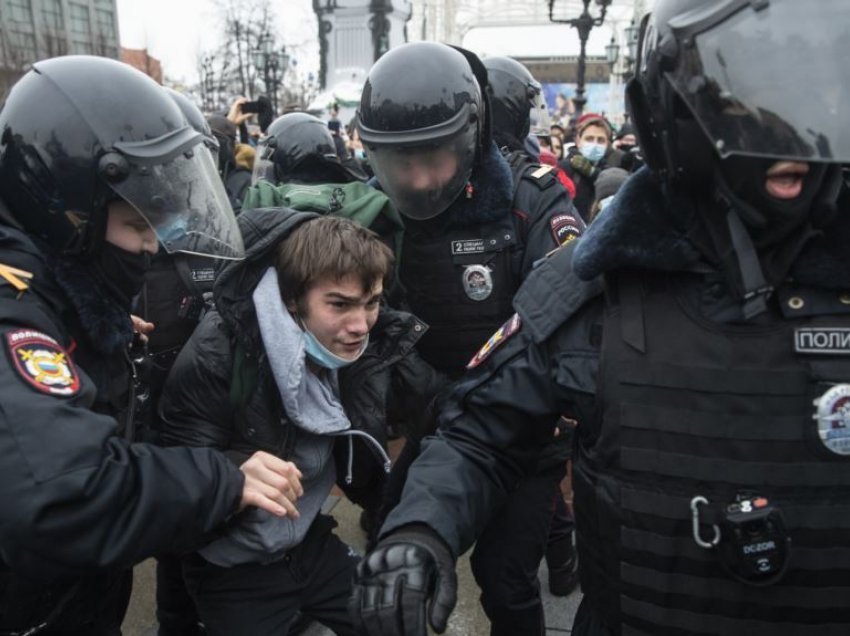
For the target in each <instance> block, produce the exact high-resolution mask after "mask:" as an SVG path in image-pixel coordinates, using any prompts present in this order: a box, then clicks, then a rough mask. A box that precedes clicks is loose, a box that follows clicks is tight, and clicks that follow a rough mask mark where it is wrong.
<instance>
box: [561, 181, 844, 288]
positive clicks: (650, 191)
mask: <svg viewBox="0 0 850 636" xmlns="http://www.w3.org/2000/svg"><path fill="white" fill-rule="evenodd" d="M848 207H850V193H848V191H847V187H846V186H845V187H844V191H843V192H842V197H841V201H840V203H839V214H838V215H837V216H836V220H835V221H834V222H833V223H832V224H831V225H830V226H829V227H827V228H825V230H824V231H823V232H822V233H819V234H818V235H817V236H815V237H814V238H813V239H811V240H810V241H809V242H808V243H807V244H806V246H805V247H804V248H803V250H802V252H801V254H800V256H799V257H798V258H797V259H796V260H795V262H794V264H793V266H792V267H791V277H792V278H793V279H794V280H795V281H797V282H798V283H801V284H803V285H807V286H812V287H822V288H829V289H848V288H850V250H848V249H847V245H850V215H848V213H847V209H848ZM694 214H695V212H694V207H693V206H687V205H680V206H675V204H673V203H671V202H670V199H669V198H668V197H667V196H666V195H665V193H664V191H663V188H662V187H661V185H660V184H659V183H658V182H657V181H656V180H655V178H654V177H653V175H652V173H651V172H650V171H649V170H648V169H646V168H644V169H642V170H640V171H639V172H637V173H635V174H634V175H632V177H631V178H629V180H628V181H626V183H625V184H624V185H623V187H622V188H621V190H620V192H619V193H618V194H617V196H616V198H615V199H614V200H613V201H612V202H611V204H610V205H609V206H608V207H607V208H606V209H605V213H604V214H601V215H600V216H599V218H597V219H596V220H595V221H594V222H593V223H592V224H591V225H590V227H588V229H587V231H586V232H585V234H584V236H583V237H582V239H581V241H580V243H579V245H578V246H577V247H576V250H575V255H574V258H573V266H574V268H575V272H576V275H577V276H578V277H579V278H581V279H582V280H591V279H593V278H595V277H596V276H599V275H600V274H603V273H605V272H608V271H611V270H615V269H622V268H637V269H648V270H657V271H667V272H674V271H687V270H690V269H693V268H695V267H696V266H697V265H698V264H699V263H700V262H701V261H702V260H703V259H702V257H701V255H700V252H699V251H698V250H697V248H696V247H695V246H694V245H693V243H691V241H690V240H689V239H688V237H687V235H686V229H685V228H689V227H691V226H692V225H693V223H694V219H693V215H694Z"/></svg>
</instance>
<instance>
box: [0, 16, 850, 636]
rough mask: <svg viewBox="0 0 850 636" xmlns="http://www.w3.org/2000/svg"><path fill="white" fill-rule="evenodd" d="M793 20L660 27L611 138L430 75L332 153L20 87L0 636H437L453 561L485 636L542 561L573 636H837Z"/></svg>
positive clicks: (840, 573)
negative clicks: (363, 541)
mask: <svg viewBox="0 0 850 636" xmlns="http://www.w3.org/2000/svg"><path fill="white" fill-rule="evenodd" d="M821 5H822V6H821V7H820V13H818V14H817V15H815V14H812V13H811V12H808V13H807V12H805V11H804V9H803V8H801V6H800V3H794V2H791V1H790V0H772V1H771V2H765V3H751V2H744V1H743V0H742V1H740V2H705V0H658V1H657V2H656V3H655V6H654V8H653V11H652V13H650V14H648V16H647V17H646V19H645V20H644V22H643V24H642V29H641V33H642V36H641V47H640V61H639V62H640V63H639V64H638V66H637V68H638V71H637V75H636V77H635V78H634V79H633V80H632V82H631V83H630V84H629V88H628V101H629V108H630V120H629V122H627V123H626V124H624V125H623V126H621V127H620V128H619V129H617V130H615V129H614V127H613V126H612V125H611V123H610V122H609V121H608V120H607V119H606V118H605V117H604V116H603V115H601V114H597V113H583V114H580V115H579V116H577V117H575V116H574V115H575V114H574V113H570V112H569V106H568V104H567V103H566V102H564V101H563V100H561V102H563V103H561V102H559V104H558V105H557V107H558V108H559V109H561V111H563V112H561V113H560V115H561V116H560V117H559V118H558V119H559V121H556V122H554V123H553V122H552V120H551V118H550V117H549V109H548V107H547V105H546V103H545V101H544V100H543V95H542V87H541V85H540V83H539V82H537V81H536V80H535V78H534V77H533V76H532V74H531V73H530V72H529V71H528V69H527V68H525V67H524V66H523V65H522V64H520V63H518V62H516V61H515V60H513V59H510V58H507V57H498V56H493V57H487V58H485V59H483V60H482V59H479V57H477V56H476V55H475V54H473V53H471V52H470V51H467V50H464V49H462V48H458V47H450V46H447V45H444V44H439V43H434V42H418V43H410V44H404V45H401V46H398V47H395V48H393V49H391V50H390V51H388V52H387V53H386V54H384V55H383V56H382V57H381V58H380V59H379V60H378V61H377V62H376V63H375V65H374V66H373V67H372V68H371V69H370V70H369V73H368V76H367V78H366V83H365V87H364V91H363V96H362V99H361V103H360V107H359V109H358V112H357V116H356V117H355V119H354V120H353V121H351V122H349V123H347V125H344V124H343V123H342V122H340V120H339V119H338V112H337V111H335V110H332V112H331V117H330V120H329V121H324V120H322V119H320V118H318V117H316V116H314V115H312V114H309V113H307V112H303V111H300V110H298V109H295V108H293V109H287V112H286V113H284V114H282V115H280V116H277V117H275V114H274V113H272V112H271V106H270V103H269V102H268V100H266V99H265V98H260V99H259V100H258V101H257V102H249V101H248V100H247V99H245V98H244V97H239V98H237V99H235V100H234V101H233V103H232V105H231V107H230V108H229V110H228V111H227V112H221V113H212V114H204V113H202V112H201V111H200V110H199V109H198V108H197V106H196V105H195V104H194V103H193V102H192V101H191V100H190V99H188V98H187V97H186V96H185V95H182V94H180V93H177V92H175V91H172V90H170V89H164V88H162V87H161V86H159V85H157V84H156V83H154V82H153V81H152V80H151V79H150V78H148V77H147V76H145V75H143V74H141V73H140V72H138V71H135V70H133V69H131V68H130V67H128V66H126V65H123V64H121V63H118V62H115V61H112V60H108V59H104V58H98V57H89V56H67V57H61V58H54V59H50V60H44V61H41V62H37V63H35V64H34V65H33V69H32V70H31V71H29V72H28V73H27V74H26V75H25V76H24V77H23V78H22V79H21V80H20V81H19V82H18V83H17V84H16V85H15V86H14V87H13V88H12V89H11V91H10V92H9V94H8V95H7V96H6V98H5V101H4V103H3V106H2V108H1V109H0V129H2V136H0V336H2V340H3V346H4V349H5V355H4V356H2V357H0V453H2V457H3V463H2V476H3V483H4V486H3V488H2V489H0V493H2V503H3V506H2V510H4V513H3V514H2V517H0V599H1V600H0V634H9V635H12V634H18V635H23V634H27V635H34V634H45V635H65V636H70V635H79V636H82V635H86V636H114V635H117V634H120V633H121V623H122V620H123V617H124V614H125V612H126V609H127V606H128V602H129V598H130V594H131V587H132V567H133V566H134V565H135V564H137V563H139V562H141V561H142V560H144V559H147V558H150V557H155V558H156V559H157V598H156V600H157V621H158V633H159V634H160V635H161V636H175V635H182V636H196V635H201V634H209V635H211V636H218V635H220V636H228V635H235V634H252V635H254V634H256V635H259V636H263V635H269V636H271V635H282V634H298V633H302V632H303V631H304V630H305V629H306V628H307V626H308V625H309V624H310V623H311V622H313V621H317V622H319V623H322V624H324V625H326V626H327V627H328V628H330V629H331V630H332V631H333V632H334V633H336V634H341V635H348V634H350V635H352V636H356V635H366V636H403V635H407V634H409V635H414V636H425V635H426V634H427V633H428V630H429V629H432V630H434V631H436V632H438V633H442V632H443V631H445V629H446V627H447V624H448V621H449V618H450V615H451V612H452V610H453V608H454V605H455V603H456V596H457V580H456V575H455V572H454V570H455V564H456V562H457V559H458V557H459V556H460V555H461V554H463V553H465V552H466V551H467V550H470V549H472V550H473V552H472V558H471V565H472V572H473V575H474V577H475V580H476V582H477V584H478V586H479V588H480V590H481V597H480V602H481V606H482V608H483V610H484V612H485V614H486V615H487V617H488V619H489V621H490V634H491V635H493V636H508V635H510V636H517V635H522V636H526V635H528V636H536V635H540V636H542V635H543V634H544V633H545V632H546V625H545V616H544V612H543V604H542V602H541V596H540V594H541V592H540V589H541V586H540V582H539V581H538V569H539V565H540V563H541V561H543V560H544V559H545V560H546V563H547V566H548V572H549V581H548V587H549V590H550V591H551V592H552V593H553V594H555V595H556V596H567V595H569V594H571V593H573V591H574V590H575V589H576V588H577V586H578V584H579V581H580V583H581V589H582V592H583V598H582V602H581V605H580V607H579V610H578V613H577V615H576V619H575V624H574V626H573V629H572V633H573V634H578V635H581V636H620V635H624V636H625V635H631V634H652V635H669V636H678V635H690V634H693V635H709V634H716V635H721V634H722V635H739V634H740V635H743V634H747V635H749V634H771V635H777V634H778V635H785V634H787V635H789V636H791V635H797V634H809V633H818V634H844V633H846V631H847V629H848V628H850V610H848V608H847V603H846V599H847V598H848V594H850V584H848V568H850V540H848V527H850V512H848V510H850V509H849V508H848V504H847V501H848V495H850V492H848V483H850V482H848V479H850V464H848V461H850V460H848V457H850V441H848V440H850V433H848V430H850V415H848V408H847V403H848V399H850V380H848V376H850V373H848V372H850V368H849V367H848V360H850V358H848V356H847V353H848V352H850V346H848V337H847V333H848V331H850V324H848V320H850V309H848V306H850V304H848V303H850V301H848V290H850V260H848V256H847V254H848V252H847V249H846V245H847V240H846V239H847V238H848V232H850V225H848V221H847V219H846V218H845V217H844V215H843V214H842V207H843V206H844V205H846V204H847V202H848V182H847V175H846V171H845V166H846V165H848V164H850V141H848V139H850V138H848V136H847V135H846V133H845V132H844V127H843V123H844V119H845V117H844V115H845V113H846V112H847V111H848V107H850V100H849V99H848V97H850V96H848V94H847V89H846V87H847V86H850V82H844V81H843V80H842V78H844V79H850V78H848V77H847V73H848V70H847V69H848V68H850V66H848V65H846V64H844V60H843V58H842V57H841V56H840V55H837V54H836V53H835V52H836V51H838V50H839V45H840V43H841V42H844V41H845V40H846V37H845V35H846V27H845V26H843V25H845V24H846V20H843V19H842V18H846V17H847V16H848V12H847V9H846V8H843V7H842V5H841V3H840V1H839V0H824V1H823V2H822V3H821ZM801 30H802V32H804V35H807V36H808V38H803V39H800V34H801ZM792 41H793V42H796V43H797V44H796V45H795V46H796V49H795V50H789V45H788V42H792ZM815 42H817V43H818V45H817V46H815V44H814V43H815ZM797 49H800V50H797ZM840 50H843V48H842V49H840ZM718 60H719V62H718ZM727 60H728V61H727ZM813 67H816V68H817V69H818V72H817V73H816V74H813V73H812V72H811V71H810V69H811V68H813ZM411 69H416V72H415V73H411V72H410V70H411ZM780 71H781V72H780ZM789 78H791V79H792V80H794V81H796V82H797V85H798V86H799V87H800V88H801V90H803V89H805V90H808V91H809V93H810V95H817V96H818V97H817V98H814V97H812V98H810V99H808V100H806V101H805V102H803V101H801V100H793V99H789V98H788V90H787V86H788V81H789ZM821 78H828V79H829V85H828V86H820V85H818V84H817V82H818V81H819V80H820V79H821ZM568 115H569V116H571V117H572V119H569V118H568V121H567V124H568V125H567V126H563V125H562V121H563V118H564V117H567V116H568ZM252 118H256V120H257V121H256V123H257V125H258V127H259V129H260V130H261V134H260V135H259V136H258V137H257V138H254V137H253V136H252V135H251V134H250V131H249V129H248V127H247V125H248V123H249V122H250V121H251V120H252ZM393 437H400V438H402V440H403V447H402V449H401V452H400V454H399V455H398V456H397V457H396V458H394V460H391V458H390V455H389V449H388V442H389V440H390V438H393ZM570 464H571V465H572V483H573V488H574V504H575V508H574V510H573V509H572V507H571V506H568V505H566V503H565V500H564V494H563V490H562V484H563V483H564V478H565V476H566V473H567V467H568V465H570ZM335 485H336V486H338V487H339V488H340V489H341V490H342V492H343V493H344V494H345V496H346V497H348V498H349V499H350V500H351V501H352V502H353V503H354V504H356V505H357V506H360V507H361V508H362V515H361V518H360V523H361V526H362V528H363V530H364V532H365V533H366V534H367V537H368V541H367V546H368V547H367V554H365V555H360V554H358V553H357V552H356V551H355V550H354V549H352V548H351V547H350V546H348V545H346V544H345V543H344V542H343V541H342V540H341V539H340V538H339V537H338V536H337V535H336V534H335V532H334V528H335V525H336V522H335V521H334V519H333V518H332V517H331V516H330V515H328V514H326V513H325V512H323V504H324V503H325V501H326V499H327V498H328V495H329V494H330V492H331V489H332V488H333V487H334V486H335Z"/></svg>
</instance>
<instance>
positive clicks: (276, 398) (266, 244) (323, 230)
mask: <svg viewBox="0 0 850 636" xmlns="http://www.w3.org/2000/svg"><path fill="white" fill-rule="evenodd" d="M239 225H240V227H241V229H242V232H243V236H244V238H245V245H246V258H245V260H244V261H240V262H234V263H231V264H229V265H228V266H227V267H225V269H224V270H223V271H222V272H221V273H220V275H219V277H218V278H217V280H216V283H215V288H214V299H215V309H212V310H211V311H209V312H208V313H207V314H206V315H205V316H204V318H203V320H202V321H201V324H200V325H199V327H198V329H197V330H196V331H195V333H194V334H193V335H192V337H191V339H190V340H189V342H188V344H187V345H186V347H184V349H183V350H182V351H181V353H180V355H179V357H178V358H177V361H176V362H175V364H174V366H173V368H172V371H171V374H170V375H169V378H168V382H167V385H166V389H165V392H164V394H163V399H162V408H161V411H162V418H163V420H164V422H165V426H164V430H163V438H164V440H165V441H166V442H167V443H170V444H174V445H180V446H203V447H212V448H216V449H218V450H221V451H222V452H224V453H226V454H227V455H229V456H230V457H231V458H233V459H234V461H237V462H238V461H241V459H242V457H244V456H246V455H249V454H250V453H252V452H255V451H256V450H259V449H262V450H265V451H267V452H269V453H272V454H273V455H275V456H276V457H278V458H280V459H281V460H283V461H285V462H286V463H287V464H289V465H290V466H291V467H292V470H296V471H297V473H298V474H299V475H300V477H301V484H302V486H303V493H304V494H303V496H302V497H301V498H300V499H299V500H298V506H297V508H298V513H297V515H291V516H289V517H287V518H286V519H285V520H282V519H280V518H278V517H274V516H273V515H267V514H265V513H263V512H262V511H251V512H250V513H248V514H243V515H240V516H238V517H236V518H234V519H231V521H230V523H229V525H228V529H227V531H226V532H224V533H222V535H221V536H220V537H218V538H216V539H214V540H213V541H212V542H211V543H209V544H208V545H206V546H204V547H203V548H201V549H200V550H199V551H198V552H197V553H196V554H194V555H192V556H189V557H187V558H186V559H185V560H184V573H185V576H186V580H187V584H188V587H189V591H190V593H191V594H192V596H193V598H194V599H195V602H196V604H197V607H198V611H199V614H200V617H201V619H202V621H203V623H204V625H205V626H206V630H207V632H208V633H209V634H211V635H213V636H215V635H229V636H235V635H237V634H252V635H257V636H264V635H268V636H271V635H274V634H286V633H288V630H289V628H290V627H291V625H292V623H293V621H294V620H296V618H297V617H298V616H299V615H303V616H306V617H309V618H313V619H315V620H317V621H319V622H321V623H323V624H325V625H327V626H328V627H330V628H331V629H333V630H334V632H335V633H337V634H340V635H345V634H355V633H356V632H355V630H354V628H353V626H352V625H351V623H350V617H349V614H348V610H347V601H348V597H349V595H350V590H351V578H352V574H353V568H354V566H355V565H356V563H357V561H358V557H357V555H356V553H355V552H354V551H353V550H352V549H351V548H349V547H348V546H347V545H345V544H344V543H343V542H342V541H341V540H340V539H339V538H338V537H337V536H336V535H335V534H334V533H333V532H332V530H333V528H334V527H335V525H336V523H335V522H334V521H333V519H332V518H331V517H329V516H327V515H324V514H322V513H321V508H322V504H323V503H324V501H325V499H326V498H327V496H328V495H329V494H330V490H331V488H332V487H333V485H334V482H337V483H338V484H339V485H340V486H341V487H342V488H343V489H344V490H345V491H346V494H348V496H349V497H351V498H352V499H353V500H354V501H355V502H360V501H361V498H362V497H368V496H372V495H374V494H377V493H379V492H380V489H381V485H382V480H383V475H384V472H385V470H388V469H389V458H388V457H387V456H386V454H385V453H384V451H383V446H384V445H385V443H386V432H385V426H386V422H385V421H386V415H385V414H386V412H387V410H388V408H389V403H390V401H391V402H392V408H393V409H394V410H399V409H400V410H402V412H403V413H405V414H406V416H407V418H408V419H415V418H417V417H418V416H419V414H421V413H422V412H423V411H424V410H425V407H426V406H427V404H428V402H429V401H430V399H431V397H432V393H433V392H434V390H435V386H433V385H432V384H431V383H432V382H433V381H434V380H435V379H436V374H434V373H433V372H432V371H430V369H428V368H427V367H425V366H424V365H422V364H421V362H420V363H419V364H417V363H416V361H415V360H414V359H413V358H414V357H416V354H415V350H413V345H414V343H415V342H416V341H417V340H418V339H419V337H420V336H421V334H422V333H423V332H424V325H422V323H421V322H419V321H418V320H417V319H416V318H415V317H413V316H411V315H409V314H401V313H399V312H392V311H391V310H385V311H381V308H380V305H381V296H382V292H383V287H384V283H385V281H386V280H387V278H388V276H389V275H390V273H391V271H392V253H391V252H390V250H389V249H388V248H387V247H386V246H385V245H384V244H383V243H382V242H381V241H380V240H379V238H378V237H377V235H375V234H374V233H373V232H371V231H369V230H367V229H365V228H363V227H361V226H359V225H358V224H356V223H354V222H353V221H349V220H347V219H342V218H339V217H333V216H323V217H316V216H315V215H312V214H306V213H301V212H295V211H292V210H286V209H282V208H278V209H275V208H263V209H256V210H246V211H245V212H243V213H242V215H240V217H239ZM379 320H380V322H381V324H380V325H378V326H377V327H376V324H377V323H378V321H379ZM375 359H378V360H379V361H380V362H381V363H382V364H383V367H381V366H380V365H376V364H375ZM417 359H418V358H417ZM343 369H345V370H346V371H349V372H350V374H351V377H350V379H349V380H344V379H342V378H341V377H340V376H341V374H342V373H343ZM391 389H392V390H391Z"/></svg>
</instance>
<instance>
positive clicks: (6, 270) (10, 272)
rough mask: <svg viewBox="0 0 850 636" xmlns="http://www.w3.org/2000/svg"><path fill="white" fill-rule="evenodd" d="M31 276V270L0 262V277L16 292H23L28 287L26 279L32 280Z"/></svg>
mask: <svg viewBox="0 0 850 636" xmlns="http://www.w3.org/2000/svg"><path fill="white" fill-rule="evenodd" d="M32 277H33V275H32V273H31V272H28V271H25V270H23V269H18V268H17V267H12V266H10V265H5V264H3V263H0V279H2V280H4V281H6V282H7V283H8V284H9V285H11V286H12V287H14V288H15V289H16V290H17V291H18V292H25V291H26V290H28V289H29V287H30V286H29V283H28V282H27V281H30V280H32Z"/></svg>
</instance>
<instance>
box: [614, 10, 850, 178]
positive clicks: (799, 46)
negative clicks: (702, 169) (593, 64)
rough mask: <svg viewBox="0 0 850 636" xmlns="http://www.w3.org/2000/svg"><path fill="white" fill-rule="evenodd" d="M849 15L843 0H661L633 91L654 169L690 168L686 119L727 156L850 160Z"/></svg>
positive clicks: (648, 26) (647, 29) (645, 35)
mask: <svg viewBox="0 0 850 636" xmlns="http://www.w3.org/2000/svg"><path fill="white" fill-rule="evenodd" d="M847 17H848V13H847V4H846V2H843V0H824V1H822V2H818V3H817V9H816V10H813V5H810V4H807V3H800V2H796V1H792V0H769V1H768V0H759V1H753V0H722V1H721V0H715V1H710V2H709V1H705V0H658V1H657V2H656V5H655V7H654V9H653V12H652V14H650V15H649V16H648V18H647V19H645V20H644V22H643V24H642V28H641V45H640V53H639V60H638V69H637V74H636V76H635V79H634V80H633V81H632V83H631V84H630V86H629V88H628V97H629V103H630V110H631V112H632V120H633V121H634V123H635V127H636V128H637V132H638V136H639V137H640V141H641V146H642V148H643V149H644V152H645V155H646V158H647V160H648V163H649V165H650V167H651V168H653V169H654V170H656V171H658V172H661V173H663V174H665V175H668V176H675V174H676V173H677V172H681V171H682V170H683V168H682V167H680V166H684V170H687V169H688V165H689V160H688V157H687V154H688V153H687V149H686V148H682V147H681V146H683V145H686V144H683V143H682V142H683V139H684V138H685V137H686V136H687V130H683V124H682V122H683V121H687V120H691V121H694V122H695V123H696V124H697V126H698V130H699V132H700V134H701V135H702V136H703V137H704V138H705V139H707V141H708V143H709V146H710V148H711V149H712V152H713V153H714V154H715V155H716V156H719V157H721V158H724V159H725V158H727V157H730V156H735V155H737V156H749V157H762V158H765V159H774V160H789V161H805V162H829V163H846V162H847V161H850V130H848V127H847V125H846V122H847V118H848V115H850V48H848V47H847V27H846V24H847ZM684 126H685V128H687V124H684ZM683 155H684V156H683ZM683 159H684V161H683Z"/></svg>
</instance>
